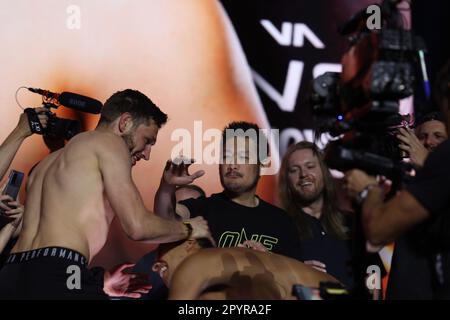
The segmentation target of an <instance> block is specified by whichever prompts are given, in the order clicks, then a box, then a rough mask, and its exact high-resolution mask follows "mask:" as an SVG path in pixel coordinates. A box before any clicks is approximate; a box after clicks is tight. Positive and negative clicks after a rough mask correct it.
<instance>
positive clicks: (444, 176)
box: [346, 62, 450, 298]
mask: <svg viewBox="0 0 450 320" xmlns="http://www.w3.org/2000/svg"><path fill="white" fill-rule="evenodd" d="M449 69H450V62H448V63H447V64H446V65H445V67H444V68H443V70H441V72H440V74H439V76H438V80H437V81H436V84H437V86H436V91H435V92H434V94H435V97H436V99H437V101H436V102H437V103H438V105H439V107H440V108H441V109H442V110H441V111H442V113H443V115H444V118H445V119H446V121H447V130H448V128H449V124H450V110H449V100H450V99H449V95H450V72H449ZM449 162H450V141H448V140H447V141H445V142H443V143H441V144H440V145H439V146H438V147H437V148H436V149H435V150H434V151H433V152H432V153H431V154H430V155H429V156H428V157H427V159H426V161H425V163H424V166H423V168H422V169H421V170H419V171H418V173H417V176H416V177H415V179H414V181H413V182H412V183H411V184H409V185H408V186H406V190H402V191H400V192H399V193H398V194H397V196H396V197H394V198H393V199H391V200H389V201H388V202H386V203H384V192H383V189H382V188H381V187H380V186H378V185H377V184H373V183H372V182H370V181H372V180H371V177H369V176H368V175H367V174H366V173H364V172H363V171H361V170H351V171H349V172H347V173H346V187H347V190H348V193H349V195H351V196H353V197H357V196H358V195H359V198H360V200H361V202H362V215H363V216H362V220H363V227H364V229H365V233H366V236H367V238H368V240H369V241H370V242H372V243H373V244H376V245H382V244H387V243H389V242H391V241H393V240H395V239H396V238H397V237H399V236H400V235H401V234H403V233H404V232H406V231H408V230H409V229H411V228H412V227H413V226H415V225H417V224H419V223H420V222H423V221H426V220H427V221H428V223H430V224H433V225H434V226H435V227H436V229H435V230H434V232H433V233H432V234H430V237H431V238H433V239H435V245H436V246H437V247H438V248H440V249H441V250H445V249H447V250H448V248H450V239H448V238H449V236H448V235H449V232H448V227H449V217H448V215H449V211H450V203H449V200H448V199H449V197H450V189H449V188H447V186H448V184H449V182H450V167H449V166H448V163H449ZM449 262H450V261H449V257H448V255H446V254H444V255H441V254H438V255H436V261H434V268H435V272H436V276H437V280H438V284H437V287H436V289H435V293H436V297H439V298H450V285H449V284H450V283H449V279H448V277H449V274H448V270H450V268H449V267H450V264H449ZM418 276H420V275H418Z"/></svg>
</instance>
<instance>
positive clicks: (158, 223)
mask: <svg viewBox="0 0 450 320" xmlns="http://www.w3.org/2000/svg"><path fill="white" fill-rule="evenodd" d="M98 139H99V141H97V142H98V144H97V147H98V148H97V154H98V161H99V169H100V172H101V174H102V178H103V183H104V189H105V192H106V196H107V197H108V200H109V201H110V204H111V207H112V209H113V210H114V211H115V213H116V215H117V217H118V218H119V220H120V223H121V225H122V227H123V229H124V231H125V233H126V234H127V235H128V236H129V237H130V238H131V239H133V240H136V241H141V240H146V241H151V242H157V243H162V242H173V241H178V240H181V239H185V238H187V237H188V235H189V230H188V229H187V227H186V226H185V225H184V224H183V223H181V222H177V221H170V220H165V219H162V218H160V217H158V216H156V215H154V214H153V213H151V212H150V211H148V210H147V209H146V208H145V206H144V203H143V201H142V198H141V196H140V194H139V191H138V190H137V188H136V186H135V184H134V182H133V181H132V178H131V157H130V155H129V150H128V148H127V147H126V145H125V143H124V142H123V141H122V139H121V138H120V137H118V136H116V135H114V134H104V135H103V136H102V137H101V138H98ZM189 222H190V223H191V224H192V227H193V232H192V237H194V238H198V237H209V236H210V235H209V230H208V227H207V224H206V222H205V221H204V220H203V218H201V217H199V219H197V218H196V219H192V220H190V221H189Z"/></svg>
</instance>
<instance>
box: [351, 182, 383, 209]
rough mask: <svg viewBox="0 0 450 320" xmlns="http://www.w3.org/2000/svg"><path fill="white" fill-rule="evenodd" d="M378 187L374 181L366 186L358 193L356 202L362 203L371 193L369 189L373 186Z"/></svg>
mask: <svg viewBox="0 0 450 320" xmlns="http://www.w3.org/2000/svg"><path fill="white" fill-rule="evenodd" d="M375 187H378V184H376V183H372V184H369V185H368V186H366V187H365V188H364V189H363V190H362V191H361V192H360V193H358V195H357V196H356V203H357V204H358V205H360V206H361V205H362V204H363V202H364V200H366V198H367V196H368V195H369V191H370V190H372V189H373V188H375Z"/></svg>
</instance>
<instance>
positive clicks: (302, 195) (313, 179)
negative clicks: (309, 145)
mask: <svg viewBox="0 0 450 320" xmlns="http://www.w3.org/2000/svg"><path fill="white" fill-rule="evenodd" d="M287 181H288V184H289V188H290V189H291V190H292V191H293V192H294V193H295V194H296V196H297V198H298V199H299V200H300V201H301V202H303V203H312V202H314V201H316V200H318V199H319V198H320V197H322V194H323V190H324V179H323V174H322V170H321V167H320V164H319V159H318V158H317V156H315V155H314V153H313V151H312V150H311V149H301V150H297V151H294V152H293V153H292V154H291V156H290V157H289V160H288V166H287Z"/></svg>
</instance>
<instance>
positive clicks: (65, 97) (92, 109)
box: [25, 88, 103, 140]
mask: <svg viewBox="0 0 450 320" xmlns="http://www.w3.org/2000/svg"><path fill="white" fill-rule="evenodd" d="M27 89H28V90H29V91H31V92H34V93H38V94H40V95H42V106H43V107H44V108H46V109H47V111H46V114H47V116H48V121H47V127H46V128H43V127H42V125H41V123H40V122H39V118H38V115H37V114H36V112H35V111H34V109H32V108H27V109H25V113H26V114H27V116H28V122H29V124H30V128H31V131H32V132H33V133H37V134H42V135H44V136H46V137H49V138H63V139H65V140H69V139H71V138H72V137H73V136H75V135H76V134H78V133H79V132H80V123H79V122H78V121H76V120H70V119H62V118H58V117H57V116H56V115H55V114H54V113H52V112H51V111H50V110H51V109H52V108H53V109H57V108H58V107H59V106H61V105H62V106H65V107H68V108H71V109H74V110H78V111H82V112H87V113H92V114H98V113H100V111H101V109H102V106H103V105H102V103H101V102H100V101H98V100H95V99H92V98H89V97H86V96H82V95H79V94H76V93H71V92H62V93H61V94H58V93H53V92H50V91H47V90H42V89H37V88H27Z"/></svg>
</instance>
